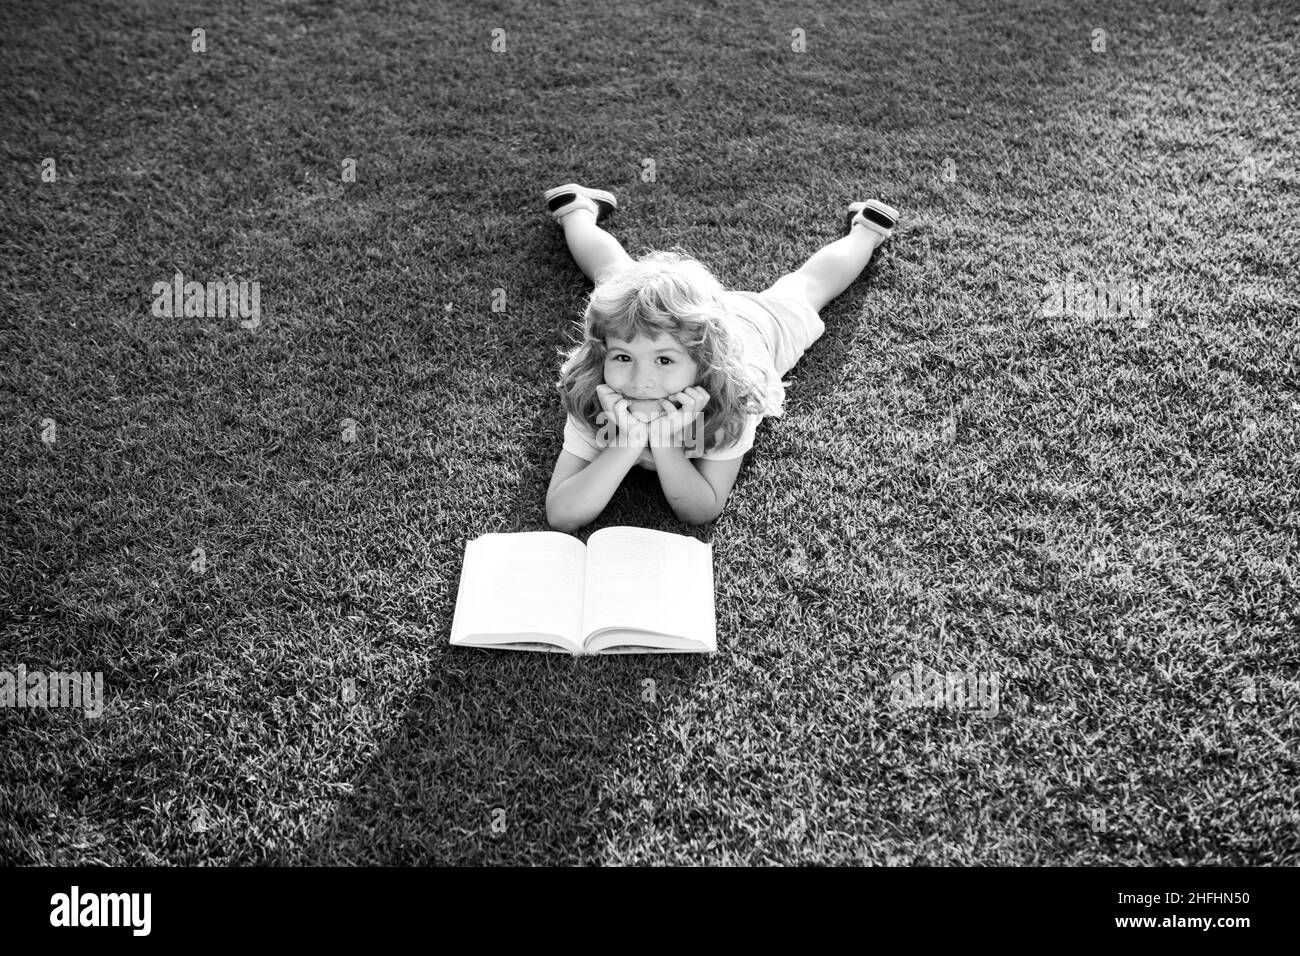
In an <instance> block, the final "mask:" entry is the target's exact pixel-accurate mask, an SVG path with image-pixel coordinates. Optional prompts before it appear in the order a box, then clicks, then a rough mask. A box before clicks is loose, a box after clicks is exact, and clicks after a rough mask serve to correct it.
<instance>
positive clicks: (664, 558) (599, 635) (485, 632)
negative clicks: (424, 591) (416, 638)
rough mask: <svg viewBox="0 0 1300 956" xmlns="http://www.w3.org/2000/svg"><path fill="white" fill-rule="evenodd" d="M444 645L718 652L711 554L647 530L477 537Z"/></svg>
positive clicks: (699, 544)
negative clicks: (580, 536)
mask: <svg viewBox="0 0 1300 956" xmlns="http://www.w3.org/2000/svg"><path fill="white" fill-rule="evenodd" d="M451 643H453V644H458V645H461V646H463V647H495V648H502V649H504V650H512V651H568V652H569V653H570V654H709V653H712V652H714V651H716V650H717V649H718V643H717V632H716V627H715V619H714V610H713V546H712V545H710V544H707V543H705V542H703V541H697V540H696V539H695V538H688V537H686V536H685V535H680V534H670V533H668V532H667V531H651V530H649V529H647V528H602V529H601V530H599V531H596V532H593V533H592V535H591V536H590V537H589V538H588V539H587V543H586V544H583V543H582V542H581V541H579V540H578V539H577V538H575V537H573V536H572V535H568V534H563V533H561V532H559V531H525V532H517V533H515V534H485V535H481V536H480V537H477V538H475V539H474V540H473V541H471V542H469V544H467V545H466V546H465V565H464V567H463V568H462V569H461V573H460V591H459V593H458V594H457V595H456V614H455V617H454V618H453V619H452V623H451Z"/></svg>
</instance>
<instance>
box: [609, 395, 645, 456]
mask: <svg viewBox="0 0 1300 956" xmlns="http://www.w3.org/2000/svg"><path fill="white" fill-rule="evenodd" d="M596 399H597V400H598V401H599V402H600V407H601V408H602V409H604V415H605V417H604V419H603V420H602V419H601V417H600V416H599V415H597V416H596V420H597V423H598V424H599V425H600V433H599V434H604V435H605V436H606V437H607V438H608V441H607V442H606V447H612V446H620V447H629V448H637V449H641V448H644V447H645V446H646V444H647V443H648V442H649V440H650V426H649V425H647V424H646V423H645V422H643V421H641V420H640V419H639V418H633V417H632V414H631V412H629V411H628V401H627V399H626V398H624V397H623V396H621V395H619V393H618V392H616V391H614V389H612V388H610V387H609V386H608V385H597V386H596Z"/></svg>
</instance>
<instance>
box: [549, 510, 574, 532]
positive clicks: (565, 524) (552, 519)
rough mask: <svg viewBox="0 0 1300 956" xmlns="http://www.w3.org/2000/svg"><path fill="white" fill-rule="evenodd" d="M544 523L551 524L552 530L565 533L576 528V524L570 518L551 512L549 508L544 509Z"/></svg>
mask: <svg viewBox="0 0 1300 956" xmlns="http://www.w3.org/2000/svg"><path fill="white" fill-rule="evenodd" d="M546 523H547V524H548V525H550V526H551V530H552V531H563V532H564V533H565V534H572V533H573V532H575V531H577V530H578V526H577V525H576V524H574V522H573V521H572V520H571V519H569V518H566V517H563V516H561V515H557V514H555V513H553V512H552V511H551V509H550V508H547V509H546Z"/></svg>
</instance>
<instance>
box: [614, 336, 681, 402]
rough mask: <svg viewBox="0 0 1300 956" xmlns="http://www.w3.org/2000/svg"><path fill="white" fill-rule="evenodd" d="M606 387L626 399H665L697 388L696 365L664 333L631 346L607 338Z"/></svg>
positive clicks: (675, 342)
mask: <svg viewBox="0 0 1300 956" xmlns="http://www.w3.org/2000/svg"><path fill="white" fill-rule="evenodd" d="M605 348H606V350H607V351H608V354H607V355H606V356H605V384H606V385H608V386H609V387H610V388H612V389H614V391H616V392H619V393H620V394H622V395H623V396H624V397H625V398H631V399H638V398H667V397H668V396H670V395H675V394H676V393H677V392H680V391H682V390H683V389H686V388H690V387H691V386H692V385H694V384H696V380H695V376H696V375H697V374H698V373H699V364H698V363H697V362H695V361H693V360H692V359H691V357H690V356H689V355H688V354H687V353H686V350H685V349H684V348H682V347H681V345H680V344H679V343H678V342H677V340H676V339H674V338H673V337H672V336H671V335H669V334H668V333H667V332H660V333H659V336H658V338H655V339H647V338H646V337H645V336H637V337H636V338H635V339H633V340H632V341H631V342H625V341H623V340H622V339H616V338H613V337H607V338H606V339H605Z"/></svg>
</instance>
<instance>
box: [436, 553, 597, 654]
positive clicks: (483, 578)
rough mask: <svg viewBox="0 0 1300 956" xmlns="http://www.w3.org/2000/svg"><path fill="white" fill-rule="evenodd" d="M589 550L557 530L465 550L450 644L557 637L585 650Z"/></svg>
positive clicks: (484, 643) (489, 642)
mask: <svg viewBox="0 0 1300 956" xmlns="http://www.w3.org/2000/svg"><path fill="white" fill-rule="evenodd" d="M586 550H587V549H586V547H585V546H584V545H583V543H582V542H581V541H579V540H578V539H577V538H575V537H573V536H572V535H568V534H562V533H561V532H558V531H526V532H520V533H514V534H499V533H491V534H485V535H482V536H480V537H478V538H475V539H474V540H473V541H471V542H470V543H469V544H468V545H466V547H465V563H464V567H463V569H462V571H461V586H460V592H459V594H458V595H457V597H456V613H455V618H454V620H453V622H452V634H451V642H452V643H453V644H466V643H469V644H483V645H493V644H501V643H505V642H506V641H505V640H503V639H508V640H509V642H510V643H517V642H519V641H520V639H521V637H522V636H523V635H554V636H557V637H560V638H562V639H563V640H564V641H565V643H566V646H569V647H571V648H572V649H577V648H578V647H580V646H581V634H582V599H583V591H584V582H583V576H584V566H585V564H586ZM493 637H495V638H496V639H495V640H493Z"/></svg>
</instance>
